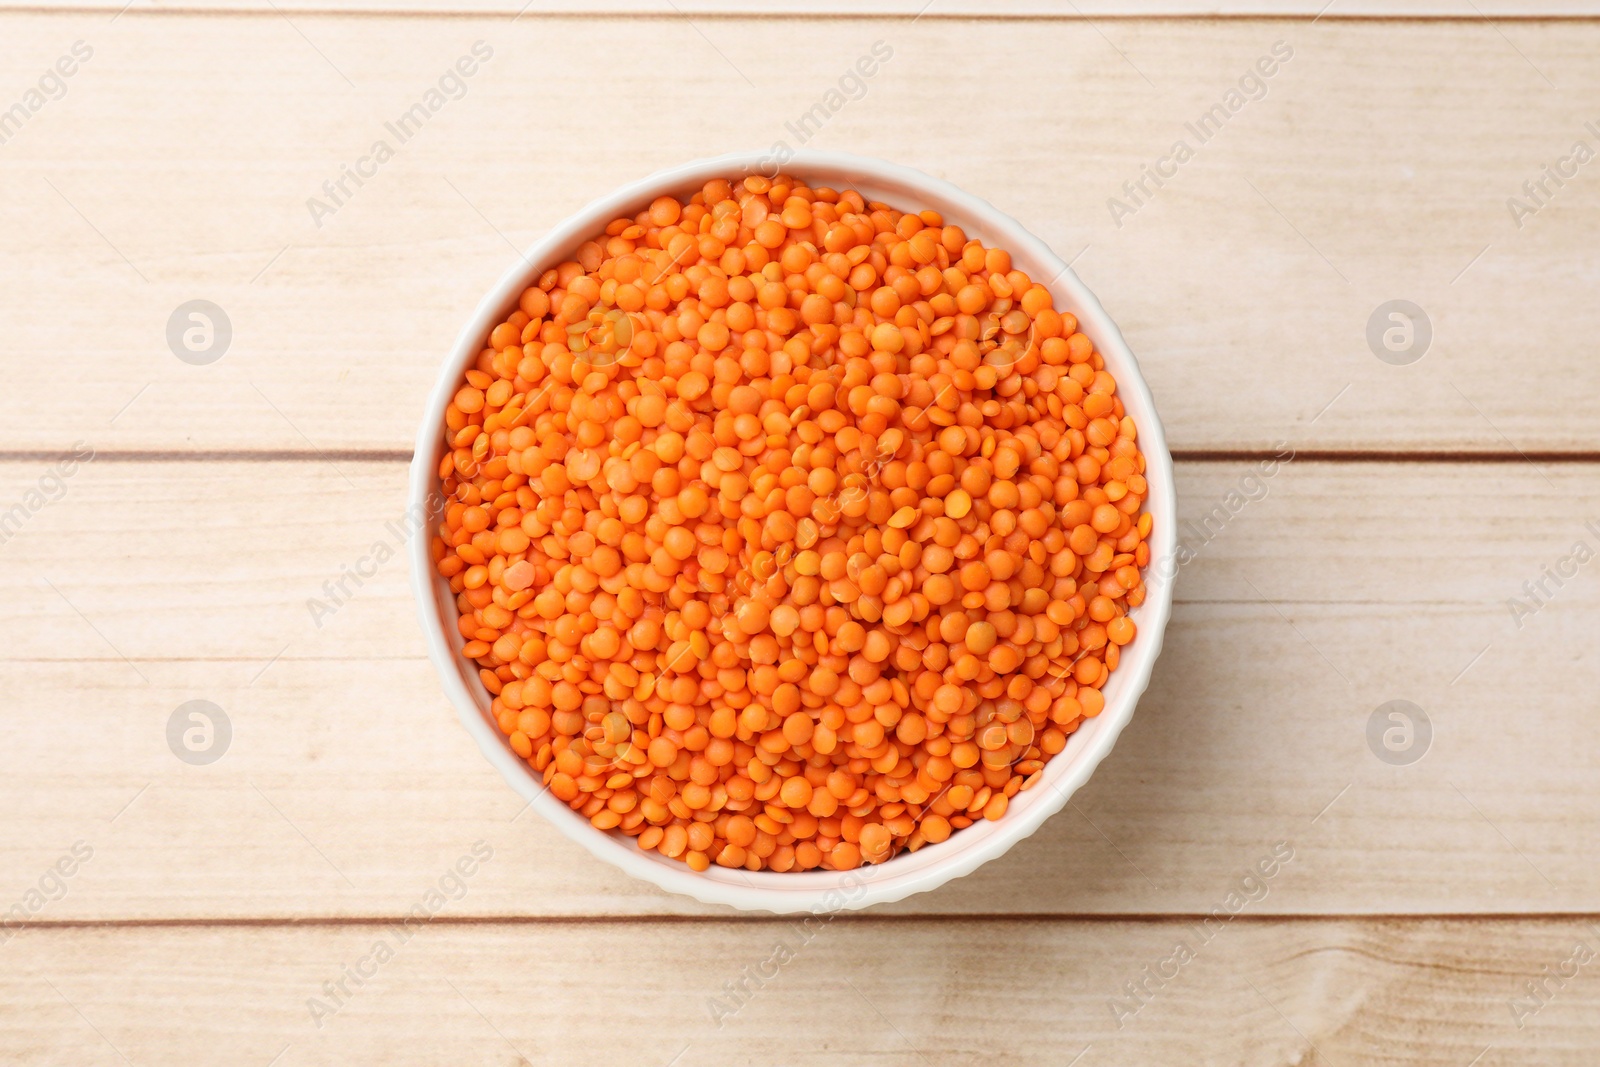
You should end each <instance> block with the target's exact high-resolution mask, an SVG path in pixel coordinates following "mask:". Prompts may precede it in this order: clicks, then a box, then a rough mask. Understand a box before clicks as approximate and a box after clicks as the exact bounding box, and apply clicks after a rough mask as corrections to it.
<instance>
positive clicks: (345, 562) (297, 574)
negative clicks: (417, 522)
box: [0, 460, 1600, 921]
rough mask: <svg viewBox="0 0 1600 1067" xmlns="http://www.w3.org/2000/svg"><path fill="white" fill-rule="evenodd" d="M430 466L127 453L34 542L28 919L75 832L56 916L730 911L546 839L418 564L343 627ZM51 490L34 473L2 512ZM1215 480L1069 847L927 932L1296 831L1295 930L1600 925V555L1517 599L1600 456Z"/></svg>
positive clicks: (27, 654) (385, 581)
mask: <svg viewBox="0 0 1600 1067" xmlns="http://www.w3.org/2000/svg"><path fill="white" fill-rule="evenodd" d="M403 473H404V472H403V468H402V467H401V466H400V465H399V464H397V463H353V462H341V463H338V464H337V465H335V464H328V463H318V462H305V461H297V462H282V463H246V462H223V461H211V462H205V463H191V462H150V463H135V462H119V461H115V460H95V461H93V462H91V463H88V464H87V465H85V466H82V467H80V468H79V469H78V471H77V472H76V473H75V474H73V475H72V477H71V478H70V479H68V480H67V483H66V484H67V489H66V493H65V495H64V496H63V497H62V498H61V499H60V500H59V502H57V503H54V504H51V505H49V506H47V507H45V508H43V509H42V510H40V511H39V512H38V513H36V514H34V515H33V516H32V517H31V518H30V519H29V521H28V523H27V525H25V526H24V527H22V528H21V529H20V530H19V531H18V532H16V534H15V536H13V537H12V538H11V540H10V541H8V542H7V543H5V544H4V545H0V590H3V594H4V597H5V599H6V602H7V604H8V605H10V606H11V611H10V614H9V615H8V617H7V619H6V620H5V621H4V623H0V639H3V640H0V648H3V650H4V651H3V657H4V658H3V659H0V684H3V685H4V686H5V690H6V692H8V693H9V694H11V696H10V700H11V701H12V703H13V706H14V707H15V709H16V713H15V714H14V715H13V716H12V717H11V719H10V722H11V726H12V728H11V732H10V735H9V738H8V744H7V745H6V746H5V748H4V750H3V751H0V806H4V807H5V808H6V810H8V811H11V812H13V813H15V817H14V818H12V819H8V820H6V821H5V822H4V823H3V824H0V872H3V873H0V886H10V887H12V888H11V889H10V890H8V891H9V892H11V893H12V894H13V897H15V896H19V895H21V894H22V893H23V891H24V890H25V889H26V887H27V886H28V885H30V884H32V883H34V882H35V881H36V880H37V879H38V878H39V876H40V875H41V874H42V873H43V871H44V869H45V868H46V867H47V866H48V865H49V864H50V863H52V862H54V860H55V859H56V857H57V856H59V855H60V854H61V853H62V852H63V851H64V850H66V849H67V848H68V847H69V846H70V845H72V843H73V842H75V841H78V840H80V839H81V840H83V841H84V842H86V843H87V844H89V845H90V846H91V847H93V848H94V849H95V857H94V859H93V861H92V862H91V863H89V864H87V865H86V866H85V869H84V871H83V872H82V874H81V876H79V877H78V878H77V879H75V880H74V881H73V883H72V886H71V891H70V893H68V894H67V895H66V896H65V898H64V899H61V900H59V901H54V902H52V903H50V904H49V905H48V907H47V908H44V909H42V910H41V911H40V912H39V913H38V914H37V915H36V916H34V917H36V918H39V919H43V920H46V921H52V920H73V921H79V920H100V919H117V918H135V917H136V918H148V919H156V918H163V917H167V918H171V917H179V918H234V919H241V918H250V917H271V918H293V919H306V918H316V917H327V916H333V917H352V916H367V915H380V916H383V915H397V914H400V913H403V912H404V910H405V909H406V908H407V907H408V906H409V901H408V898H407V894H408V893H409V891H410V890H409V887H411V886H413V885H415V884H416V883H417V882H418V881H419V880H421V881H426V879H427V878H428V877H429V876H430V872H435V871H437V870H442V869H443V868H444V867H446V866H448V864H449V863H451V862H453V860H454V859H455V858H456V857H457V856H459V855H460V854H461V852H462V850H463V849H465V848H466V847H468V846H469V845H470V844H471V842H473V841H475V840H478V839H483V840H485V841H488V842H490V843H491V844H492V845H493V846H494V847H495V848H496V849H497V850H498V856H499V858H498V859H497V861H496V864H495V871H496V874H495V877H494V879H492V880H490V881H489V882H487V883H486V885H485V887H484V888H483V889H482V890H481V891H477V890H475V891H474V893H473V894H472V896H471V897H470V899H468V900H467V901H465V902H463V904H462V907H461V911H462V913H463V914H467V915H474V916H489V917H506V916H523V915H567V916H581V915H592V914H608V915H614V914H670V913H701V914H708V913H709V914H724V913H723V912H721V911H718V910H716V909H710V908H705V907H701V906H699V905H697V904H695V903H693V902H691V901H688V900H685V899H680V898H675V897H670V896H667V895H664V894H662V893H660V892H658V891H656V890H654V889H653V888H651V887H649V886H646V885H644V884H642V883H637V882H634V881H632V880H630V879H628V878H626V877H624V876H622V875H621V874H619V873H617V872H615V871H614V870H612V869H611V868H610V867H608V866H606V865H604V864H602V863H600V862H599V861H596V860H593V859H591V858H589V856H588V854H587V853H586V852H584V851H582V850H581V849H580V848H578V847H577V846H576V845H573V844H571V843H569V842H567V841H566V839H564V838H562V837H560V836H559V835H558V834H557V833H556V832H555V831H554V830H553V829H552V828H551V827H549V826H548V825H546V824H545V823H544V822H543V821H542V820H541V819H540V818H539V817H537V816H536V815H533V814H531V813H526V814H522V815H521V816H520V817H517V816H518V811H519V808H520V801H519V800H518V799H517V798H516V797H515V796H514V794H513V793H512V792H511V791H510V789H509V788H508V787H507V786H505V785H504V784H503V783H502V782H501V781H500V779H499V778H498V776H496V775H495V774H494V773H493V772H492V771H491V769H490V768H489V767H488V765H487V764H485V763H484V761H483V760H482V759H481V757H480V756H479V754H478V752H477V750H476V748H475V747H474V746H473V744H472V743H471V741H470V740H469V739H468V737H467V736H466V734H465V732H464V731H462V730H461V729H460V728H459V726H458V724H457V723H456V721H455V716H454V713H453V711H452V710H451V709H450V707H449V706H448V704H447V703H446V701H445V700H444V698H443V696H442V694H441V693H440V690H439V688H438V686H437V682H436V681H435V678H434V676H433V672H432V669H431V667H430V665H429V664H428V662H427V661H426V659H425V658H424V653H423V649H422V642H421V635H420V632H419V630H418V628H417V623H416V621H415V613H414V610H413V608H412V604H411V599H410V593H409V589H408V586H407V575H406V565H405V563H404V562H403V560H401V559H398V558H397V559H394V560H391V561H389V562H387V563H383V564H381V565H379V566H377V567H376V573H375V574H374V576H372V577H370V578H367V579H364V580H363V583H362V584H361V585H360V587H359V588H357V587H356V586H355V585H354V584H353V583H348V582H347V584H346V591H347V592H349V593H350V594H352V595H351V596H350V597H349V598H348V599H347V601H346V602H345V603H344V604H343V605H342V606H339V607H338V608H337V610H336V611H334V612H333V613H332V614H325V613H321V612H320V610H319V614H320V615H321V617H320V620H314V618H313V612H312V610H311V607H310V606H309V605H308V602H309V601H311V600H313V599H315V600H317V601H320V602H321V603H322V604H323V605H324V606H330V605H331V604H332V601H331V600H330V599H329V594H328V592H327V590H326V589H325V588H324V583H325V582H326V581H329V580H333V581H337V580H338V579H339V577H340V575H341V574H342V573H345V572H347V571H352V572H353V571H356V570H361V571H370V570H372V568H371V567H369V566H368V565H367V563H366V562H364V561H365V560H367V559H368V558H369V557H370V558H371V559H373V560H376V558H377V557H378V556H380V555H383V554H384V553H383V551H382V550H381V549H380V548H379V546H387V547H388V548H390V549H393V548H397V547H398V546H399V541H398V538H397V537H396V535H395V534H394V532H393V531H392V530H389V529H387V528H386V527H385V523H386V521H387V520H389V519H390V518H397V517H398V516H399V513H400V511H401V508H402V493H403V481H404V478H403ZM39 477H40V470H39V469H38V467H36V466H35V465H31V464H21V463H12V464H6V465H4V466H3V467H0V500H10V499H19V498H20V497H21V495H22V494H23V493H24V492H25V490H26V488H27V487H28V486H29V485H30V484H32V483H34V482H36V480H37V479H38V478H39ZM346 478H348V479H349V480H348V482H347V481H346ZM1179 479H1180V480H1179V485H1178V489H1179V499H1180V501H1181V502H1182V504H1181V515H1182V518H1183V522H1184V523H1185V524H1186V525H1185V526H1184V533H1183V539H1184V540H1185V541H1186V542H1187V543H1188V544H1189V545H1190V547H1191V548H1193V549H1194V550H1195V551H1196V553H1197V555H1196V557H1195V558H1194V559H1193V561H1192V562H1189V563H1188V564H1187V565H1185V566H1184V567H1183V568H1182V569H1181V570H1180V571H1179V573H1178V575H1177V578H1176V581H1177V587H1176V590H1175V592H1176V596H1177V606H1176V610H1175V614H1174V620H1173V623H1172V625H1171V627H1170V628H1169V630H1168V634H1167V641H1166V646H1165V650H1164V652H1163V654H1162V658H1161V661H1160V663H1159V664H1158V666H1157V669H1156V673H1155V677H1154V680H1153V682H1152V686H1151V689H1150V691H1149V693H1148V694H1147V695H1146V697H1145V699H1144V701H1143V702H1142V704H1141V706H1140V709H1139V711H1138V713H1137V715H1136V716H1135V717H1134V719H1133V722H1132V725H1131V726H1130V727H1129V728H1128V730H1127V731H1126V732H1125V733H1124V735H1123V738H1122V740H1121V741H1120V742H1119V744H1118V747H1117V750H1116V751H1115V752H1114V753H1113V754H1112V756H1111V757H1110V758H1109V759H1108V760H1107V762H1106V763H1105V764H1104V765H1103V766H1102V767H1101V768H1100V769H1099V771H1097V773H1096V775H1095V777H1094V778H1093V779H1092V780H1091V782H1090V784H1089V785H1088V786H1087V787H1086V788H1085V789H1084V790H1083V791H1082V792H1081V793H1080V794H1078V796H1077V797H1076V798H1075V799H1074V802H1073V804H1072V806H1070V807H1069V808H1067V809H1065V810H1064V811H1062V812H1061V813H1060V814H1058V815H1057V816H1056V817H1054V818H1053V819H1052V820H1050V822H1049V823H1047V824H1046V826H1045V827H1044V828H1043V829H1042V830H1041V831H1040V832H1039V833H1038V834H1036V835H1035V836H1034V837H1033V838H1031V839H1029V840H1027V841H1025V842H1023V843H1022V844H1020V845H1019V846H1017V847H1016V848H1015V849H1014V850H1013V851H1012V852H1011V853H1010V854H1008V855H1007V856H1006V857H1004V858H1003V859H1001V860H999V861H996V862H994V863H992V864H989V865H988V866H986V867H985V868H983V869H982V870H980V871H979V872H977V873H976V874H974V875H971V876H969V877H967V878H964V879H962V880H960V881H958V882H956V883H953V884H951V885H949V886H947V887H945V888H944V889H942V890H941V891H939V892H937V893H934V894H931V895H924V896H919V897H915V898H912V899H911V900H909V901H906V902H904V903H903V904H901V905H898V906H896V907H895V908H894V909H890V910H894V911H899V912H902V913H919V912H920V913H935V912H939V913H942V912H951V913H980V914H987V913H1002V912H1003V913H1029V914H1034V913H1039V914H1042V913H1056V914H1066V915H1095V914H1100V915H1118V914H1149V915H1159V914H1164V913H1167V914H1170V913H1178V914H1197V913H1204V912H1206V911H1207V910H1208V909H1210V908H1211V907H1212V906H1213V905H1214V904H1215V903H1216V900H1217V899H1218V898H1220V897H1222V896H1223V895H1225V894H1226V892H1227V891H1228V889H1229V887H1230V886H1231V885H1232V884H1233V883H1234V882H1235V881H1236V880H1237V879H1238V878H1239V877H1240V876H1241V875H1242V874H1244V873H1247V872H1248V870H1249V868H1250V866H1251V865H1252V864H1254V863H1255V862H1256V861H1257V860H1258V859H1259V858H1260V856H1261V855H1262V853H1263V852H1264V851H1266V850H1267V849H1269V848H1270V847H1271V846H1272V845H1273V844H1274V843H1276V842H1278V841H1280V840H1281V841H1286V842H1289V843H1290V844H1291V845H1292V846H1293V847H1294V848H1295V849H1296V850H1297V859H1296V860H1295V862H1294V864H1293V865H1291V867H1290V868H1289V869H1288V870H1287V871H1286V872H1285V874H1284V876H1283V878H1282V879H1281V880H1280V881H1279V882H1278V883H1276V884H1274V886H1273V888H1272V892H1271V894H1270V896H1269V897H1268V899H1266V900H1265V901H1263V902H1262V903H1261V904H1260V905H1259V907H1258V910H1259V911H1260V912H1261V913H1262V914H1284V915H1293V914H1369V915H1370V914H1392V913H1410V914H1428V913H1501V912H1514V913H1527V914H1537V913H1540V912H1551V911H1553V912H1574V911H1576V912H1590V911H1600V877H1597V872H1596V870H1595V868H1594V864H1593V863H1592V856H1591V855H1590V851H1591V850H1590V847H1589V844H1588V842H1589V840H1590V837H1589V835H1590V834H1591V831H1592V828H1593V827H1594V826H1595V825H1596V819H1597V816H1600V784H1597V783H1600V775H1597V774H1596V771H1597V770H1600V744H1597V743H1596V740H1595V736H1594V731H1593V729H1592V720H1593V714H1594V708H1593V701H1592V694H1593V693H1594V692H1595V691H1596V687H1597V686H1600V662H1597V661H1596V659H1595V657H1594V654H1593V649H1592V647H1591V644H1592V642H1591V640H1590V636H1589V635H1592V634H1593V633H1594V632H1595V631H1596V624H1597V622H1600V585H1597V584H1596V578H1595V574H1594V573H1593V568H1594V566H1596V564H1594V563H1589V564H1587V565H1586V566H1583V567H1579V568H1578V569H1577V572H1576V575H1575V576H1572V577H1569V578H1566V579H1563V581H1562V583H1561V585H1560V587H1559V588H1557V587H1556V586H1554V585H1551V584H1550V583H1549V581H1548V580H1545V582H1546V588H1547V590H1548V591H1549V592H1550V593H1551V595H1550V596H1549V597H1548V598H1544V597H1541V599H1544V600H1546V606H1545V607H1543V608H1542V609H1541V610H1539V611H1537V612H1536V613H1534V614H1532V615H1529V616H1527V617H1525V618H1523V619H1522V620H1521V622H1522V625H1521V627H1520V629H1519V627H1518V625H1517V622H1518V620H1517V619H1516V618H1515V617H1514V615H1513V613H1512V611H1511V609H1510V608H1509V607H1508V603H1507V602H1508V600H1509V599H1510V598H1512V597H1517V598H1520V599H1523V601H1524V603H1529V604H1531V601H1529V600H1528V599H1527V597H1528V594H1527V593H1526V592H1525V591H1524V590H1523V588H1522V586H1523V583H1524V582H1529V581H1532V582H1537V581H1541V580H1544V579H1542V573H1543V571H1544V569H1545V568H1547V567H1549V568H1552V569H1555V568H1560V567H1562V566H1563V565H1562V564H1561V563H1560V561H1561V559H1562V558H1563V557H1564V556H1567V555H1568V554H1569V553H1571V551H1572V549H1573V546H1574V545H1575V544H1576V543H1577V542H1579V541H1583V542H1585V543H1587V544H1588V545H1589V546H1590V548H1591V549H1593V548H1596V547H1600V522H1596V520H1600V473H1597V469H1596V468H1595V467H1594V466H1591V465H1579V464H1568V465H1550V466H1547V467H1545V468H1544V469H1543V470H1542V471H1541V470H1539V469H1536V468H1532V467H1529V466H1528V465H1526V464H1522V463H1520V462H1519V463H1514V464H1488V463H1480V464H1456V465H1448V464H1417V465H1405V464H1344V463H1340V464H1325V463H1323V464H1318V463H1306V462H1304V461H1298V460H1296V461H1291V462H1288V463H1286V464H1285V465H1283V466H1281V467H1280V468H1279V469H1277V471H1276V473H1275V474H1274V475H1273V476H1271V477H1263V476H1262V475H1261V474H1260V471H1259V470H1258V469H1257V468H1253V467H1250V466H1247V465H1243V464H1240V465H1237V466H1236V465H1230V464H1217V463H1203V464H1180V465H1179ZM1546 479H1548V481H1547V480H1546ZM1231 492H1237V493H1239V494H1240V495H1239V496H1238V497H1237V498H1232V501H1231V502H1232V503H1233V504H1234V505H1236V506H1237V508H1238V510H1237V512H1236V513H1233V514H1229V513H1228V510H1227V509H1228V505H1229V503H1230V497H1229V494H1230V493H1231ZM1247 497H1254V498H1255V499H1254V500H1249V501H1248V502H1243V501H1246V500H1247ZM1218 507H1221V508H1222V509H1223V510H1222V512H1221V513H1220V516H1219V513H1218V512H1217V511H1216V510H1215V509H1216V508H1218ZM1208 515H1209V516H1210V518H1209V519H1208V518H1207V516H1208ZM1586 523H1590V524H1592V525H1589V526H1586V525H1585V524H1586ZM1203 525H1205V526H1206V528H1207V529H1209V530H1210V533H1211V537H1210V540H1209V541H1203V540H1202V538H1203V536H1204V535H1202V534H1200V533H1198V532H1197V531H1199V530H1201V528H1202V526H1203ZM341 599H343V598H341ZM318 621H320V623H321V625H320V626H319V625H318V624H317V622H318ZM123 657H126V660H124V659H123ZM1397 698H1400V699H1406V700H1410V701H1413V702H1415V703H1416V704H1418V705H1420V706H1421V707H1422V708H1423V709H1424V710H1425V711H1426V713H1427V715H1428V716H1429V719H1430V721H1431V724H1432V731H1433V736H1432V743H1431V744H1432V747H1431V749H1430V750H1428V751H1427V754H1426V756H1425V758H1423V759H1422V760H1421V761H1420V762H1417V763H1415V764H1413V765H1410V766H1391V765H1386V764H1384V763H1382V762H1380V761H1379V760H1378V759H1377V758H1376V757H1375V755H1374V753H1373V751H1371V750H1370V749H1369V747H1368V741H1367V725H1368V719H1369V717H1370V716H1371V714H1372V712H1373V711H1374V709H1375V708H1377V707H1378V706H1379V705H1380V704H1383V703H1384V702H1386V701H1389V700H1392V699H1397ZM194 699H205V700H210V701H213V702H215V703H217V704H218V705H220V706H221V707H222V708H223V709H224V711H225V712H226V714H227V715H228V717H229V718H230V720H231V722H232V725H233V740H232V747H231V748H230V749H229V750H228V752H227V754H226V755H225V756H224V758H223V759H221V760H220V761H219V762H217V763H215V764H212V765H210V766H205V767H194V766H186V765H184V764H182V763H180V762H179V761H178V760H176V759H175V758H174V756H173V754H172V753H171V752H170V751H169V749H168V747H167V740H166V732H165V731H166V729H167V723H168V720H169V718H170V717H171V715H172V714H173V712H174V710H175V709H176V708H177V707H178V706H179V705H180V704H182V703H184V702H186V701H189V700H194ZM514 817H516V819H515V821H514V822H513V821H512V820H513V818H514Z"/></svg>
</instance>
